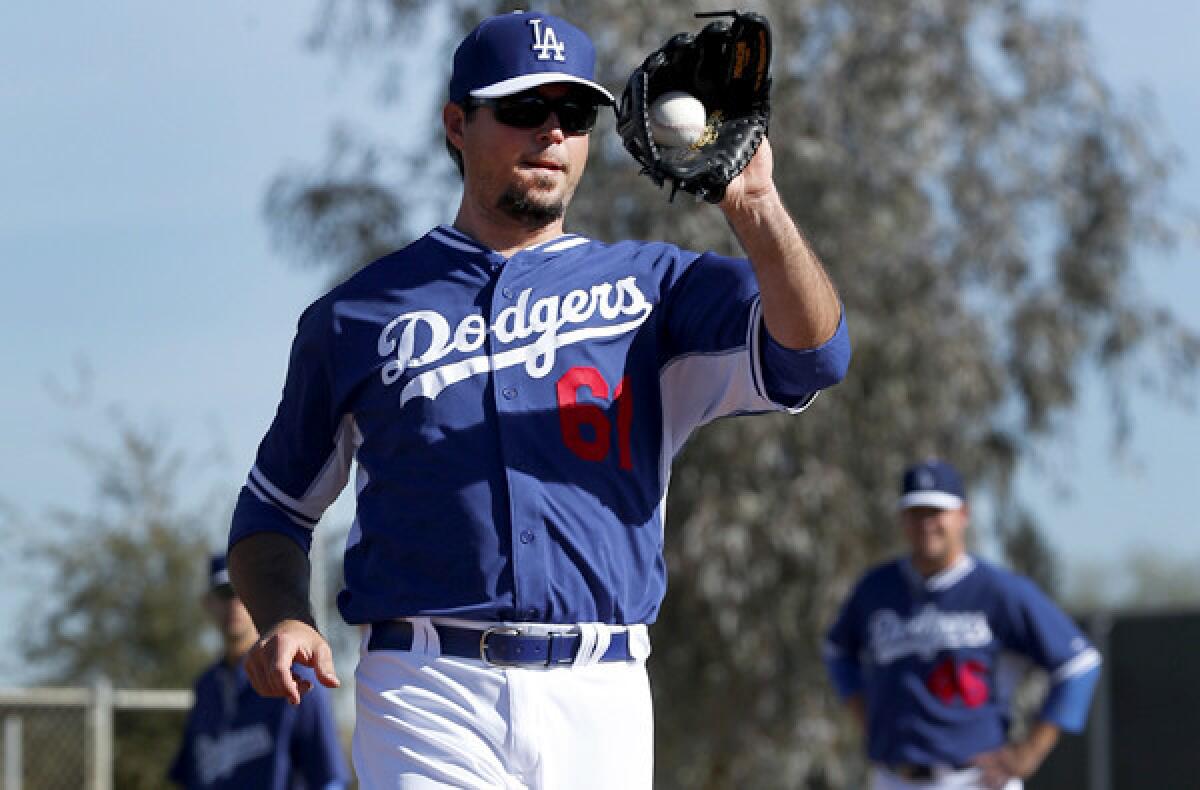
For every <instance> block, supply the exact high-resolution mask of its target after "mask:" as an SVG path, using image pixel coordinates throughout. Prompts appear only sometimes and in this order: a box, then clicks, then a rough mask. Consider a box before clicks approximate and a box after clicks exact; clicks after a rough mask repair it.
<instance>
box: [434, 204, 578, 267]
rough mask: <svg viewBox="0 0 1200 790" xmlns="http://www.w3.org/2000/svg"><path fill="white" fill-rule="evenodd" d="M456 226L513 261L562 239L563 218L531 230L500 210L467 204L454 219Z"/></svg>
mask: <svg viewBox="0 0 1200 790" xmlns="http://www.w3.org/2000/svg"><path fill="white" fill-rule="evenodd" d="M454 227H455V228H457V229H458V230H461V231H462V232H463V233H465V234H467V235H468V236H470V237H471V238H473V239H475V240H476V241H478V242H479V243H481V244H483V245H484V246H486V247H488V248H489V249H492V250H495V251H496V252H498V253H500V254H501V255H503V256H504V257H505V258H511V257H512V256H513V255H515V254H516V253H518V252H520V251H521V250H523V249H525V248H527V247H532V246H534V245H537V244H541V243H542V242H545V241H550V240H551V239H556V238H558V237H559V236H561V235H562V234H563V219H562V218H561V217H560V218H559V219H557V220H554V221H552V222H549V223H547V224H546V225H541V226H536V227H530V226H528V225H526V224H524V223H522V222H520V221H519V220H517V219H514V218H512V217H509V216H507V215H506V214H503V213H502V212H500V211H499V210H498V209H493V210H491V211H489V212H482V211H478V210H472V208H471V207H470V206H468V204H467V203H465V202H464V203H463V205H462V206H460V207H459V210H458V216H457V217H455V218H454Z"/></svg>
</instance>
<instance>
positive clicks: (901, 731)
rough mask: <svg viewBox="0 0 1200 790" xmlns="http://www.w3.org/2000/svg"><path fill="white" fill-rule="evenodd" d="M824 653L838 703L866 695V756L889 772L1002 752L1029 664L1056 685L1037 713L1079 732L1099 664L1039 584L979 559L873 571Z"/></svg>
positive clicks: (850, 601)
mask: <svg viewBox="0 0 1200 790" xmlns="http://www.w3.org/2000/svg"><path fill="white" fill-rule="evenodd" d="M824 653H825V660H826V662H827V663H828V664H829V668H830V672H831V674H832V675H833V677H834V682H835V685H836V686H837V689H838V692H839V693H840V694H841V696H843V697H849V696H851V695H853V694H857V693H862V694H863V696H864V701H865V704H866V710H867V753H868V755H869V756H870V758H871V759H872V760H874V761H875V762H878V763H882V764H885V765H894V764H898V763H909V764H918V765H934V764H949V765H966V764H968V763H969V762H970V759H971V758H972V757H973V756H975V755H977V754H980V753H982V752H986V751H990V750H992V749H996V748H998V747H1000V746H1002V745H1004V744H1005V743H1006V742H1007V736H1008V725H1009V716H1010V704H1011V700H1012V693H1013V691H1014V690H1015V686H1016V685H1017V683H1018V682H1019V681H1020V679H1021V677H1022V675H1023V674H1024V672H1025V670H1026V669H1028V668H1029V667H1030V665H1036V666H1038V667H1041V668H1042V669H1044V670H1046V671H1047V672H1048V673H1049V677H1050V682H1051V690H1050V693H1049V694H1048V696H1047V699H1046V702H1045V704H1044V705H1043V708H1042V712H1041V716H1040V717H1041V718H1042V719H1045V720H1047V721H1050V722H1052V723H1054V724H1057V725H1058V726H1059V727H1061V728H1063V729H1065V730H1068V731H1078V730H1079V729H1081V728H1082V726H1083V723H1084V720H1085V719H1086V715H1087V707H1088V703H1089V702H1090V699H1091V693H1092V690H1093V687H1094V684H1095V680H1096V678H1097V676H1098V674H1099V666H1100V655H1099V653H1097V652H1096V650H1095V649H1094V648H1092V646H1091V645H1090V644H1089V643H1088V641H1087V640H1086V639H1085V638H1084V636H1083V634H1082V633H1081V632H1080V630H1079V628H1078V627H1076V625H1075V623H1074V622H1073V621H1072V620H1071V619H1070V618H1069V617H1067V615H1066V614H1065V613H1063V611H1062V610H1061V609H1059V608H1058V607H1057V606H1055V605H1054V603H1053V602H1051V601H1050V600H1049V599H1048V598H1047V597H1046V596H1045V595H1044V594H1043V593H1042V592H1041V591H1040V590H1039V589H1038V588H1037V586H1036V585H1034V584H1033V582H1031V581H1030V580H1029V579H1027V578H1025V577H1023V576H1020V575H1018V574H1015V573H1012V572H1010V571H1007V570H1004V569H1002V568H999V567H996V566H994V565H991V564H989V563H986V562H983V561H981V560H978V559H976V558H973V557H970V556H967V557H964V558H963V560H962V561H961V562H959V563H957V564H956V565H955V566H954V567H952V568H949V569H947V570H945V571H943V572H942V573H939V574H937V575H935V576H932V577H930V578H929V579H924V578H922V577H921V576H920V575H919V574H918V573H917V572H916V571H915V570H914V569H913V568H912V566H911V565H910V564H909V562H908V561H907V560H898V561H894V562H890V563H887V564H885V565H882V566H879V567H878V568H875V569H874V570H872V571H870V572H868V573H867V574H866V575H865V576H864V577H863V578H862V580H861V581H860V582H859V583H858V585H857V586H856V587H855V589H854V591H853V593H852V594H851V596H850V598H849V599H848V600H847V602H846V604H845V606H844V607H843V608H842V611H841V613H840V615H839V616H838V618H837V620H836V621H835V622H834V624H833V626H832V627H831V629H830V631H829V634H828V638H827V640H826V643H825V648H824Z"/></svg>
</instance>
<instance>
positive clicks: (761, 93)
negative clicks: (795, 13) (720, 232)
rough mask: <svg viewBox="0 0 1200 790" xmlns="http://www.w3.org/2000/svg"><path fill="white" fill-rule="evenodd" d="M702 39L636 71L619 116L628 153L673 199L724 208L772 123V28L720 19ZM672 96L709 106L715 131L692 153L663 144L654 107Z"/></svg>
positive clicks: (666, 49)
mask: <svg viewBox="0 0 1200 790" xmlns="http://www.w3.org/2000/svg"><path fill="white" fill-rule="evenodd" d="M696 16H698V17H726V16H727V17H732V22H730V21H729V20H726V19H720V20H717V21H713V22H709V23H708V24H707V25H706V26H705V27H704V29H703V30H701V31H700V32H699V33H697V34H696V35H692V34H690V33H677V34H676V35H674V36H672V37H671V38H670V40H668V41H667V43H666V44H664V45H663V46H662V47H661V48H659V49H658V50H656V51H654V52H652V53H650V55H649V56H648V57H647V58H646V59H645V61H643V62H642V65H640V66H638V67H637V68H636V69H634V70H633V73H632V74H630V75H629V81H628V82H627V83H626V85H625V92H624V93H623V94H622V95H621V103H620V106H619V107H618V109H617V131H618V132H619V133H620V134H621V138H622V140H624V142H625V148H627V149H628V150H629V153H631V154H633V158H634V159H636V160H637V161H638V162H639V163H640V164H641V166H642V173H643V174H645V175H648V176H649V177H650V178H651V179H652V180H653V181H654V183H656V184H658V185H659V186H660V187H661V186H662V185H663V184H664V183H666V182H670V183H671V185H672V188H671V195H670V198H671V199H672V200H673V199H674V198H675V193H676V192H677V191H678V190H680V189H682V190H683V191H685V192H690V193H692V194H694V195H698V196H699V197H702V198H704V199H705V200H707V201H708V202H710V203H719V202H720V201H721V198H723V197H724V196H725V187H727V186H728V185H729V182H730V181H732V180H733V179H735V178H737V176H738V174H739V173H741V172H742V170H744V169H745V168H746V165H747V164H748V163H749V162H750V159H751V157H753V156H754V152H755V151H757V150H758V146H759V144H760V143H761V142H762V138H763V136H764V135H766V133H767V122H768V120H769V119H770V115H771V101H770V88H771V27H770V25H769V24H768V23H767V20H766V19H765V18H764V17H763V16H761V15H759V14H755V13H741V12H738V11H717V12H710V13H700V14H696ZM669 91H683V92H685V93H688V94H691V95H692V96H695V97H696V98H697V99H699V100H700V101H701V102H703V104H704V108H705V110H706V112H707V114H708V126H707V128H706V130H705V132H704V134H703V135H702V136H701V137H700V139H699V140H697V141H696V142H695V143H693V144H692V145H690V146H687V147H675V148H668V147H665V146H661V145H658V144H656V143H655V140H654V132H653V130H652V129H651V126H650V106H651V105H652V104H653V103H654V100H655V99H657V98H658V97H659V96H662V95H663V94H664V93H667V92H669Z"/></svg>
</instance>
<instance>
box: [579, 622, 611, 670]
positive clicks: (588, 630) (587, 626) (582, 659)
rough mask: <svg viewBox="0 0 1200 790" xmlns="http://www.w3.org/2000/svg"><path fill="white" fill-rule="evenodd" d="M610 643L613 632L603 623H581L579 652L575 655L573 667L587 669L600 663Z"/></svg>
mask: <svg viewBox="0 0 1200 790" xmlns="http://www.w3.org/2000/svg"><path fill="white" fill-rule="evenodd" d="M610 641H612V631H610V630H609V628H608V627H607V626H606V625H604V624H603V623H580V624H579V651H578V652H577V653H576V654H575V661H574V662H572V666H576V667H586V666H591V665H592V664H597V663H599V662H600V657H601V656H603V655H604V651H606V650H608V643H609V642H610Z"/></svg>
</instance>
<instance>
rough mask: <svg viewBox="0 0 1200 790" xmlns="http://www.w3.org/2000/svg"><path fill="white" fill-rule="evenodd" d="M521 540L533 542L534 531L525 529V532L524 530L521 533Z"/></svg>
mask: <svg viewBox="0 0 1200 790" xmlns="http://www.w3.org/2000/svg"><path fill="white" fill-rule="evenodd" d="M521 542H522V543H533V532H531V531H530V530H525V531H524V532H522V533H521Z"/></svg>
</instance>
